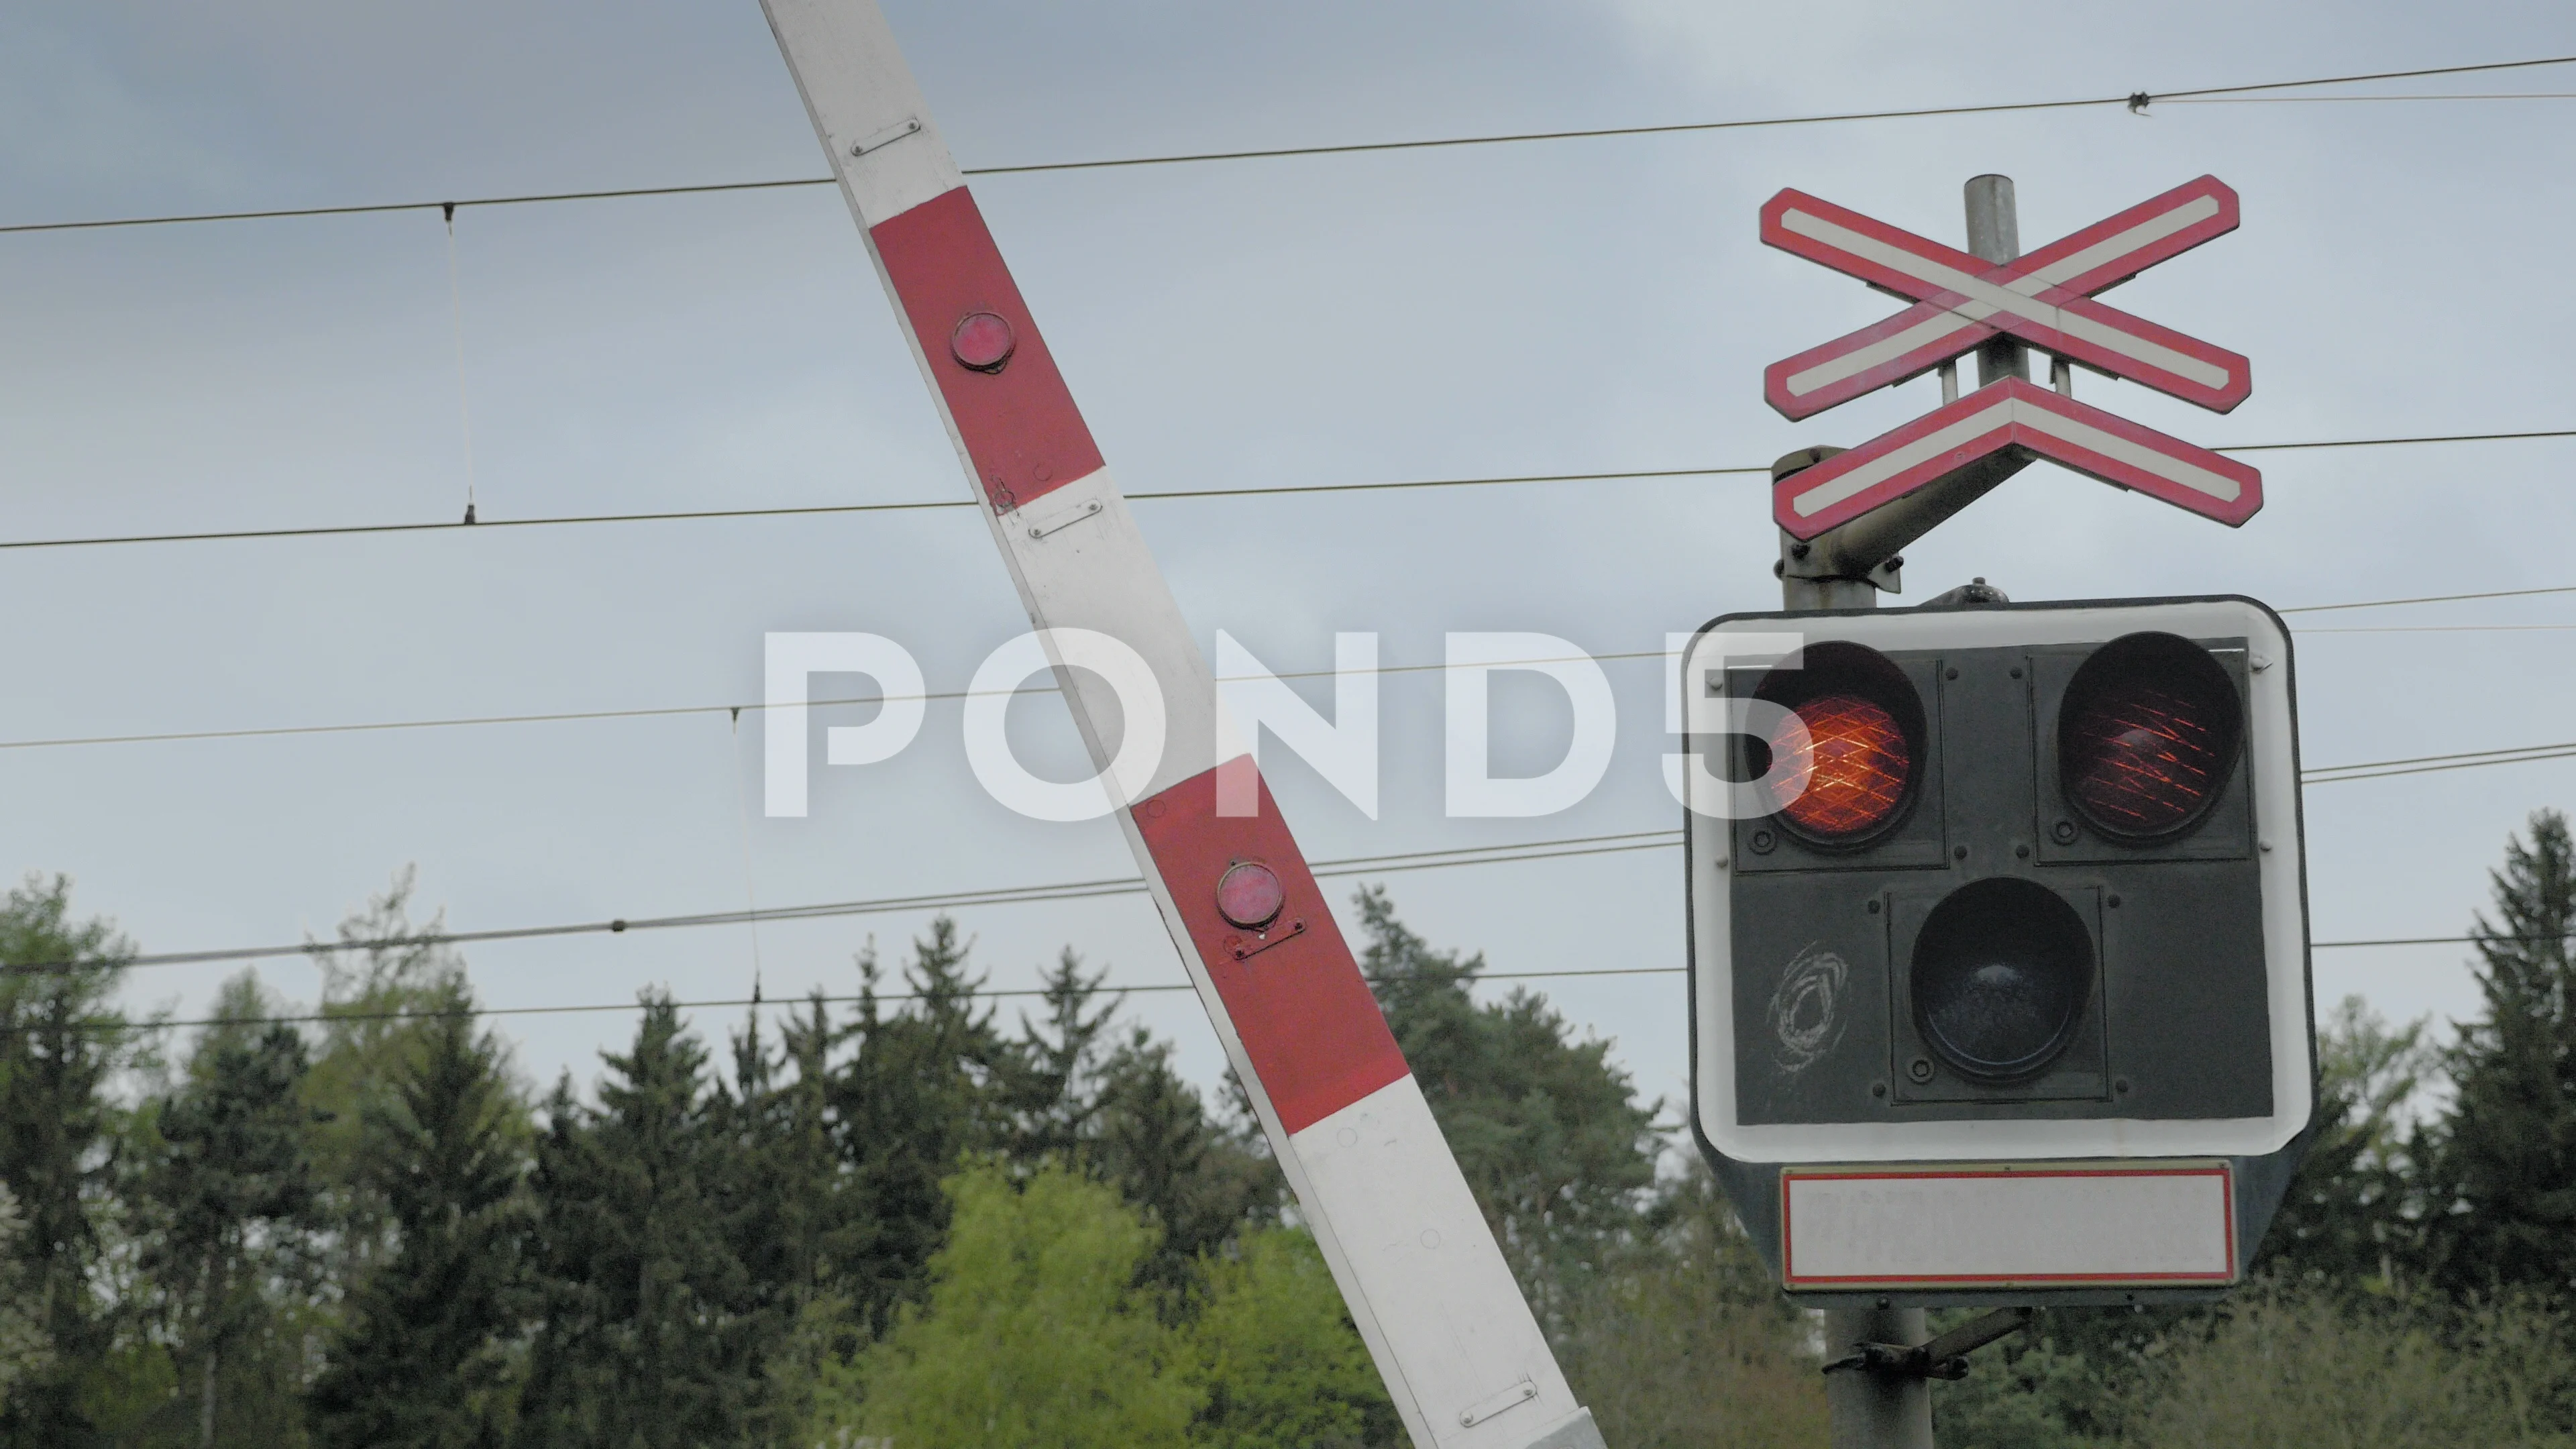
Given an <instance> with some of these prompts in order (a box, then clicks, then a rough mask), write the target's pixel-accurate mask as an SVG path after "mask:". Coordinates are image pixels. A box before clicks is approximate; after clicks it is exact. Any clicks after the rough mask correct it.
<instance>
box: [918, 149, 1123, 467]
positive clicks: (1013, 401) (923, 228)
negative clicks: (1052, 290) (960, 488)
mask: <svg viewBox="0 0 2576 1449" xmlns="http://www.w3.org/2000/svg"><path fill="white" fill-rule="evenodd" d="M868 235H869V236H870V237H871V238H873V239H874V240H875V242H876V248H877V256H878V258H879V259H880V260H881V261H882V262H883V263H884V264H885V269H886V276H887V277H888V278H889V279H891V280H892V282H893V284H894V292H895V295H896V296H898V297H900V298H902V299H903V310H904V314H905V315H906V316H907V317H909V318H910V319H911V321H912V331H913V335H914V336H915V337H917V338H919V339H920V342H921V351H922V355H923V356H924V357H926V358H927V359H928V360H929V367H930V375H931V378H932V380H933V381H935V382H937V383H938V384H939V395H940V397H941V398H943V399H945V400H946V402H947V404H948V416H949V417H950V418H951V419H952V420H954V421H955V423H956V425H957V433H958V436H960V437H962V438H964V439H965V440H966V453H967V456H968V457H969V458H971V459H972V460H973V462H974V464H975V476H976V478H977V480H978V481H979V482H981V484H982V485H983V488H984V494H985V497H986V498H988V499H989V500H991V502H992V505H993V507H994V508H995V509H996V510H998V511H1002V512H1007V511H1009V510H1011V509H1013V508H1017V507H1019V506H1020V505H1021V504H1024V503H1028V502H1030V501H1031V500H1033V499H1037V498H1041V497H1043V496H1045V495H1046V494H1048V493H1051V492H1054V491H1055V490H1056V489H1058V488H1061V487H1063V486H1064V485H1065V484H1067V483H1070V482H1072V481H1073V480H1075V479H1076V478H1080V477H1083V476H1085V475H1086V474H1090V473H1093V472H1096V471H1098V470H1099V468H1100V449H1099V447H1098V445H1096V444H1094V443H1093V442H1092V441H1091V429H1090V428H1089V426H1087V425H1086V424H1085V423H1084V422H1083V421H1082V413H1081V411H1080V410H1079V409H1077V408H1076V407H1075V406H1074V405H1073V394H1072V392H1071V391H1070V390H1068V389H1067V388H1066V387H1065V385H1064V375H1063V374H1062V373H1060V372H1058V371H1057V370H1056V365H1055V358H1054V357H1053V356H1052V355H1050V354H1049V353H1048V352H1047V348H1046V341H1045V339H1044V338H1042V337H1040V336H1039V335H1038V325H1037V323H1036V321H1035V320H1033V319H1032V318H1031V317H1030V316H1029V309H1028V304H1027V303H1025V302H1023V301H1021V300H1020V289H1019V286H1018V285H1017V284H1016V283H1014V282H1013V281H1012V280H1011V271H1010V268H1008V267H1006V266H1004V265H1003V264H1002V253H1001V249H1000V248H998V247H996V246H995V245H994V244H993V233H992V232H991V231H990V230H989V229H987V228H986V227H985V225H984V214H983V213H982V212H981V211H978V210H977V209H976V207H975V198H974V197H973V196H971V195H969V194H968V193H967V190H966V188H965V187H963V186H960V187H958V188H957V189H956V190H954V191H951V192H948V193H947V194H945V195H943V196H940V197H937V198H935V199H933V200H930V201H925V202H923V203H922V204H921V205H919V206H916V207H914V208H913V209H912V210H910V211H907V212H905V213H903V214H902V215H901V216H897V217H894V218H892V219H890V220H887V221H884V222H880V223H878V224H877V225H876V226H875V227H873V228H871V229H870V230H869V232H868ZM997 324H998V325H997Z"/></svg>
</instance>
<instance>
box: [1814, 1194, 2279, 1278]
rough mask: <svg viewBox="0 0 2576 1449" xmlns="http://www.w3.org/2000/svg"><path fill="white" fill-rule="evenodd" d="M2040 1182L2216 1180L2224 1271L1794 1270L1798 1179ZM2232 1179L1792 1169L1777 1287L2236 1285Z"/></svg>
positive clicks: (2234, 1214)
mask: <svg viewBox="0 0 2576 1449" xmlns="http://www.w3.org/2000/svg"><path fill="white" fill-rule="evenodd" d="M2044 1177H2215V1178H2217V1179H2218V1191H2219V1202H2220V1208H2221V1211H2222V1212H2223V1214H2224V1218H2225V1222H2226V1227H2227V1271H2226V1272H2223V1273H2009V1274H2007V1273H1921V1274H1912V1275H1908V1276H1905V1277H1890V1276H1887V1275H1885V1274H1856V1273H1854V1274H1816V1275H1812V1276H1801V1275H1800V1274H1799V1273H1797V1272H1796V1271H1795V1267H1794V1265H1795V1264H1796V1263H1797V1261H1798V1259H1797V1250H1796V1247H1795V1245H1794V1243H1793V1241H1792V1238H1791V1236H1790V1235H1791V1233H1792V1231H1793V1229H1792V1227H1791V1222H1790V1217H1789V1185H1790V1183H1792V1182H1794V1181H1797V1180H1799V1179H1802V1178H1803V1179H1805V1180H1807V1181H1810V1182H1813V1181H1820V1180H1823V1179H1826V1178H1831V1179H1833V1180H1834V1181H1836V1182H1885V1181H1891V1180H1895V1181H1919V1180H1922V1179H1926V1178H1939V1179H1941V1180H1944V1181H1953V1180H1958V1179H1962V1178H2014V1179H2018V1180H2021V1181H2029V1180H2032V1179H2034V1178H2044ZM2236 1276H2237V1275H2236V1174H2234V1173H2233V1172H2231V1171H2229V1170H2228V1168H2227V1165H2226V1164H2225V1163H2212V1164H2209V1165H2207V1166H2201V1167H2039V1168H2012V1167H1973V1168H1897V1169H1891V1170H1888V1171H1883V1172H1868V1171H1863V1172H1846V1171H1838V1170H1826V1171H1815V1172H1801V1171H1799V1170H1798V1169H1796V1168H1782V1169H1781V1171H1780V1283H1781V1286H1782V1287H1784V1288H1799V1287H1849V1288H1864V1287H1866V1288H1885V1287H1895V1288H1902V1287H1907V1286H1910V1285H1917V1284H1921V1285H1928V1286H1937V1287H1943V1288H1958V1287H1971V1286H1978V1285H1987V1286H1993V1287H1998V1288H2004V1287H2013V1288H2018V1287H2024V1286H2029V1285H2033V1284H2047V1285H2050V1286H2053V1287H2069V1286H2075V1287H2081V1286H2086V1285H2107V1286H2118V1285H2121V1284H2128V1283H2216V1284H2227V1283H2233V1282H2235V1281H2236Z"/></svg>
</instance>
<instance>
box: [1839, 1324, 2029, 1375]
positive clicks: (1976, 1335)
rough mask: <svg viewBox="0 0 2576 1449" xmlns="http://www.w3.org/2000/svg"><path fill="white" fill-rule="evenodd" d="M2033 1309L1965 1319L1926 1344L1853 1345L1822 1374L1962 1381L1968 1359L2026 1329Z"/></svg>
mask: <svg viewBox="0 0 2576 1449" xmlns="http://www.w3.org/2000/svg"><path fill="white" fill-rule="evenodd" d="M2038 1312H2039V1310H2038V1309H2036V1308H1998V1309H1996V1310H1995V1311H1994V1312H1992V1313H1988V1314H1983V1315H1981V1316H1979V1317H1976V1318H1972V1319H1969V1320H1968V1321H1967V1322H1965V1323H1962V1324H1960V1325H1959V1326H1958V1327H1956V1328H1954V1329H1951V1330H1950V1331H1949V1332H1948V1333H1945V1334H1942V1335H1941V1336H1940V1337H1939V1338H1936V1339H1934V1340H1932V1341H1931V1342H1930V1343H1918V1344H1914V1345H1912V1346H1910V1347H1909V1346H1907V1345H1905V1344H1901V1343H1866V1342H1863V1343H1855V1344H1853V1345H1852V1351H1851V1352H1850V1353H1849V1354H1847V1355H1845V1356H1843V1357H1841V1358H1838V1359H1836V1360H1834V1361H1833V1362H1832V1363H1829V1364H1827V1365H1825V1370H1824V1371H1825V1372H1826V1373H1835V1372H1838V1371H1842V1370H1851V1369H1857V1370H1859V1371H1860V1372H1862V1373H1870V1374H1885V1375H1889V1376H1891V1377H1895V1378H1906V1379H1963V1378H1966V1377H1967V1376H1968V1355H1969V1354H1972V1353H1974V1352H1976V1351H1977V1350H1978V1349H1981V1348H1984V1347H1985V1346H1986V1345H1987V1344H1990V1343H1993V1342H1995V1341H1996V1340H1998V1339H2002V1338H2008V1337H2010V1336H2011V1335H2013V1334H2015V1333H2018V1332H2020V1331H2021V1330H2022V1329H2024V1328H2027V1327H2029V1326H2030V1321H2031V1319H2032V1318H2033V1317H2035V1316H2037V1314H2038Z"/></svg>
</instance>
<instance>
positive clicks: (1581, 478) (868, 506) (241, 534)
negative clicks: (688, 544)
mask: <svg viewBox="0 0 2576 1449" xmlns="http://www.w3.org/2000/svg"><path fill="white" fill-rule="evenodd" d="M2548 438H2576V428H2541V429H2524V430H2520V431H2514V432H2495V433H2428V434H2421V435H2415V436H2406V437H2386V438H2312V439H2307V440H2304V441H2300V442H2291V443H2231V444H2228V445H2226V446H2223V447H2219V448H2214V449H2212V450H2211V451H2212V452H2218V453H2271V452H2286V451H2294V450H2296V451H2315V450H2324V449H2336V448H2390V447H2402V446H2407V445H2413V444H2447V443H2506V442H2523V441H2528V440H2533V439H2548ZM1770 474H1771V469H1770V467H1769V465H1767V464H1765V465H1760V466H1755V465H1749V464H1734V463H1730V464H1719V465H1713V466H1709V467H1700V468H1620V469H1612V470H1608V471H1602V472H1589V473H1502V474H1492V475H1486V476H1465V477H1456V478H1397V479H1388V480H1371V481H1363V482H1356V483H1280V484H1273V485H1256V486H1252V487H1244V488H1146V489H1140V490H1138V491H1136V492H1133V493H1127V494H1124V495H1123V496H1124V497H1125V498H1126V500H1127V501H1128V502H1130V503H1153V502H1171V501H1178V500H1184V499H1224V498H1275V497H1283V496H1289V495H1300V494H1330V493H1388V492H1402V491H1408V490H1418V489H1432V488H1491V487H1500V486H1505V485H1511V484H1531V483H1613V482H1629V481H1652V480H1656V479H1669V478H1718V477H1729V476H1757V475H1758V476H1761V477H1766V478H1767V477H1769V476H1770ZM976 506H978V505H977V504H976V502H975V500H973V499H971V498H913V499H895V500H890V501H887V502H881V503H806V504H791V505H786V506H782V507H773V508H686V509H672V510H666V511H660V512H635V513H566V514H547V515H540V516H537V517H532V518H484V519H481V520H479V521H478V522H475V523H470V524H469V523H460V522H457V521H455V520H453V519H435V520H430V519H424V520H419V521H415V522H407V523H338V524H314V525H309V526H304V527H289V528H226V529H210V530H205V531H200V532H187V533H107V534H87V535H81V536H76V537H65V538H22V539H0V551H7V550H14V549H42V548H99V547H104V546H109V545H118V544H149V543H223V542H236V541H241V540H246V539H285V538H342V537H351V536H357V535H364V534H401V533H456V532H464V531H467V530H472V531H475V532H485V531H491V530H499V529H509V528H560V527H566V526H572V525H592V524H612V523H696V522H706V521H710V520H715V519H737V518H802V517H815V516H822V515H830V514H844V513H850V514H856V513H914V512H923V511H935V510H943V509H962V508H974V507H976ZM2509 592H2510V591H2509ZM2460 597H2464V598H2465V597H2473V596H2470V595H2461V596H2460ZM2475 597H2495V598H2502V597H2506V595H2505V594H2496V595H2484V596H2475ZM2354 607H2360V606H2354Z"/></svg>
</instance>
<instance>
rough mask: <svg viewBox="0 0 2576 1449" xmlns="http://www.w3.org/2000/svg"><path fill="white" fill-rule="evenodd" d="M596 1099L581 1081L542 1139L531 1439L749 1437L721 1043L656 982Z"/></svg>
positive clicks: (666, 1446) (558, 1105)
mask: <svg viewBox="0 0 2576 1449" xmlns="http://www.w3.org/2000/svg"><path fill="white" fill-rule="evenodd" d="M602 1056H603V1059H604V1060H605V1061H606V1062H607V1063H608V1066H609V1076H608V1077H607V1078H605V1079H603V1080H602V1082H601V1084H600V1088H599V1098H600V1105H599V1106H598V1108H597V1109H595V1110H586V1109H584V1108H582V1107H581V1106H579V1105H578V1104H577V1103H576V1102H575V1101H574V1100H573V1096H572V1088H571V1084H570V1082H569V1081H566V1082H564V1083H562V1084H560V1085H558V1086H557V1087H556V1089H555V1092H554V1095H553V1096H552V1097H551V1098H550V1099H549V1101H548V1103H547V1107H546V1116H547V1118H548V1123H547V1130H546V1134H545V1136H544V1138H543V1139H541V1141H540V1142H539V1144H538V1150H537V1163H538V1166H537V1177H536V1184H537V1198H538V1203H539V1217H538V1229H537V1234H536V1257H537V1268H538V1273H539V1278H540V1284H541V1292H542V1299H541V1315H542V1316H541V1325H540V1327H539V1328H538V1331H537V1334H536V1338H535V1342H534V1344H533V1345H532V1348H531V1351H530V1360H529V1379H528V1385H527V1388H526V1390H525V1392H524V1394H523V1396H522V1399H521V1405H520V1413H519V1424H518V1433H517V1436H516V1437H517V1440H518V1442H521V1443H525V1444H531V1445H545V1446H565V1449H573V1446H584V1449H587V1446H598V1449H680V1446H684V1445H708V1444H723V1443H730V1442H734V1441H735V1440H736V1439H737V1438H738V1436H739V1433H740V1426H741V1425H742V1424H743V1423H744V1422H745V1421H746V1418H747V1415H748V1413H749V1410H750V1407H751V1405H752V1404H753V1402H754V1399H755V1396H756V1393H757V1388H758V1386H757V1384H756V1383H755V1382H754V1372H755V1365H754V1364H753V1362H752V1361H751V1355H750V1353H749V1348H750V1343H749V1337H750V1335H749V1334H748V1333H747V1332H746V1325H745V1323H744V1318H743V1314H742V1311H741V1310H742V1308H743V1306H744V1302H745V1299H746V1297H747V1283H746V1275H745V1272H744V1269H743V1266H742V1263H741V1261H740V1260H739V1259H738V1258H737V1257H736V1256H735V1254H734V1252H733V1248H732V1244H731V1243H730V1242H729V1241H728V1236H727V1232H726V1228H727V1224H726V1221H725V1211H724V1208H725V1204H724V1201H723V1199H724V1194H725V1190H726V1189H725V1185H724V1184H723V1182H722V1181H721V1177H722V1174H723V1172H724V1171H725V1170H727V1169H728V1168H729V1167H730V1166H731V1165H732V1164H731V1162H730V1160H729V1154H728V1153H727V1152H725V1151H724V1146H725V1144H724V1142H723V1138H722V1135H721V1133H720V1130H719V1126H718V1124H717V1123H716V1122H714V1121H713V1120H712V1118H713V1110H714V1109H713V1108H712V1106H711V1098H710V1093H709V1091H708V1083H707V1080H706V1049H705V1048H704V1047H703V1046H701V1045H700V1044H699V1042H698V1040H697V1039H696V1038H695V1037H693V1036H690V1035H688V1034H687V1033H686V1032H685V1031H684V1029H683V1028H682V1026H681V1022H680V1015H679V1010H678V1008H676V1007H675V1006H673V1005H672V1003H671V1001H670V998H669V997H667V996H662V995H656V994H653V993H647V994H646V995H645V997H644V1019H643V1021H642V1023H641V1024H640V1025H639V1026H638V1027H637V1029H636V1036H635V1045H634V1048H633V1050H631V1051H629V1052H628V1053H626V1054H624V1055H618V1054H615V1053H603V1054H602Z"/></svg>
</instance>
